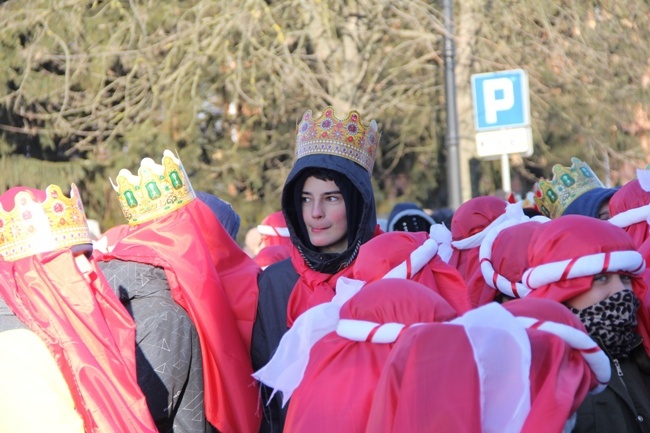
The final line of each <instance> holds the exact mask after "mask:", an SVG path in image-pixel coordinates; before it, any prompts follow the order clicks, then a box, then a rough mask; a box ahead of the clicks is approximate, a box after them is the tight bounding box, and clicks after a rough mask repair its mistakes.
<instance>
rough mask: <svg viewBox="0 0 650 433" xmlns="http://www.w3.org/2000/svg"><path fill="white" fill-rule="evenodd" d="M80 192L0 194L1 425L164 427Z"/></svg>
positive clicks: (12, 428)
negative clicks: (96, 253)
mask: <svg viewBox="0 0 650 433" xmlns="http://www.w3.org/2000/svg"><path fill="white" fill-rule="evenodd" d="M91 251H92V239H91V236H90V232H89V229H88V225H87V222H86V216H85V214H84V209H83V205H82V203H81V199H80V197H79V191H78V190H77V187H76V186H75V185H74V184H73V185H72V188H71V192H70V195H69V197H68V196H66V195H65V194H64V193H63V192H62V191H61V188H60V187H59V186H57V185H50V186H48V187H47V188H46V189H45V190H44V191H43V190H38V189H33V188H27V187H14V188H11V189H9V190H8V191H6V192H5V193H4V194H2V196H0V346H1V347H2V349H1V350H0V353H1V354H2V355H1V356H0V376H2V385H3V388H2V389H3V392H2V394H1V396H0V431H3V432H12V433H21V432H29V433H32V432H45V431H47V432H61V433H63V432H65V433H70V432H151V433H153V432H156V431H158V430H157V429H156V426H155V424H154V422H153V420H152V418H151V416H150V414H149V411H148V408H147V404H146V400H145V397H144V395H143V393H142V391H141V390H140V387H139V386H138V382H137V379H136V376H135V367H136V366H135V347H134V345H132V344H129V341H133V338H134V333H135V332H134V328H135V327H134V324H133V321H132V319H131V317H130V316H129V315H128V313H127V311H126V310H125V309H124V308H123V307H122V305H121V304H120V302H119V300H118V298H117V297H116V296H115V294H114V293H113V291H112V290H111V288H110V286H109V284H108V282H107V281H106V279H105V277H104V275H103V274H102V272H101V271H100V270H99V267H98V266H97V265H96V263H95V261H94V260H93V258H92V256H91Z"/></svg>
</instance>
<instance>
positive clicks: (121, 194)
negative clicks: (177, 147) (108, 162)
mask: <svg viewBox="0 0 650 433" xmlns="http://www.w3.org/2000/svg"><path fill="white" fill-rule="evenodd" d="M111 185H113V189H115V191H117V197H118V200H119V202H120V206H121V207H122V213H124V217H125V218H126V219H127V221H128V223H129V225H132V226H133V225H138V224H142V223H144V222H146V221H151V220H153V219H155V218H158V217H161V216H163V215H167V214H169V213H171V212H173V211H175V210H177V209H180V208H181V207H183V206H185V205H186V204H188V203H189V202H191V201H192V200H194V199H195V198H196V194H195V193H194V189H192V184H191V183H190V180H189V178H188V176H187V173H185V169H184V168H183V165H182V163H181V160H180V158H178V155H174V154H173V153H172V152H171V151H170V150H165V151H164V153H163V158H162V165H160V164H156V163H155V162H154V160H153V159H151V158H144V159H143V160H142V162H141V163H140V168H139V169H138V175H137V176H135V175H133V174H132V173H131V172H130V171H129V170H127V169H124V168H123V169H122V170H120V172H119V173H118V175H117V177H116V178H115V183H113V180H112V179H111Z"/></svg>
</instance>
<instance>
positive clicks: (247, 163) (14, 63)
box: [0, 0, 650, 228]
mask: <svg viewBox="0 0 650 433" xmlns="http://www.w3.org/2000/svg"><path fill="white" fill-rule="evenodd" d="M468 5H470V6H468ZM468 7H472V8H474V10H473V12H474V13H473V18H472V19H473V20H475V24H478V25H476V30H472V32H470V33H471V34H470V35H469V38H470V39H471V40H461V39H458V40H457V44H458V45H459V46H460V47H463V46H470V47H471V50H472V52H471V55H470V56H469V59H470V60H469V61H468V62H466V63H462V64H459V65H458V66H457V69H458V70H459V71H464V73H463V74H461V75H459V76H460V77H468V76H469V74H470V73H476V72H485V71H495V70H503V69H513V68H523V69H525V70H526V71H527V72H528V74H529V77H530V82H531V106H532V112H533V113H532V117H533V119H532V123H533V128H534V133H535V142H536V149H535V154H534V155H533V156H532V157H531V158H528V159H527V160H528V161H529V162H530V164H529V166H538V167H542V168H543V169H545V170H547V172H546V173H548V170H550V165H552V163H554V162H562V163H566V162H567V161H568V157H569V156H573V155H577V156H581V157H583V158H585V159H587V160H589V161H590V162H592V163H593V162H594V161H597V160H602V157H603V156H607V159H608V160H609V161H610V162H611V165H612V167H616V166H617V165H618V164H622V163H623V162H626V161H628V162H629V161H636V160H637V159H638V158H642V157H643V155H642V148H641V147H640V144H642V138H643V137H644V134H647V129H644V127H643V125H644V123H643V120H644V119H646V118H647V116H648V115H647V110H648V102H647V101H648V97H647V96H648V83H647V81H648V80H650V78H649V69H648V68H649V63H648V59H649V58H650V55H649V54H650V53H649V50H650V43H649V42H650V34H649V33H650V25H649V24H650V23H649V22H648V20H649V19H650V6H649V5H648V4H647V3H646V2H638V1H633V0H620V1H607V0H603V1H600V2H594V1H592V0H581V1H578V0H574V1H571V0H563V1H561V2H557V1H552V0H537V1H533V0H524V1H516V0H487V1H484V2H483V1H472V2H460V3H457V4H456V11H457V16H459V17H462V16H466V15H463V14H462V12H465V11H466V10H467V8H468ZM463 8H465V10H464V9H463ZM0 11H1V13H0V29H2V30H0V72H1V75H0V77H1V78H0V79H1V80H2V81H3V84H4V85H3V86H0V156H1V157H2V158H3V159H2V160H1V162H2V164H5V165H4V167H11V170H14V171H12V172H11V173H12V174H11V175H10V176H9V175H8V176H6V178H5V182H4V184H5V187H9V186H10V185H11V184H16V183H21V184H26V185H29V186H40V185H43V184H48V183H60V184H66V183H71V182H73V181H74V182H79V183H80V184H81V185H82V186H83V190H82V194H83V196H84V201H85V204H86V210H87V212H88V213H89V215H90V216H91V217H93V218H96V219H99V220H100V222H101V223H102V226H103V227H108V226H111V225H113V224H117V223H121V222H123V219H122V217H121V214H120V211H119V207H118V205H117V200H116V197H115V194H114V192H113V190H112V187H111V186H110V182H109V181H108V179H109V178H111V177H113V178H114V177H115V176H116V175H117V173H118V171H119V169H121V168H128V169H130V170H131V171H135V170H136V169H137V167H138V165H139V161H140V160H141V159H142V158H143V157H144V156H150V157H152V158H154V159H157V160H159V158H160V157H161V156H162V151H163V150H164V149H166V148H169V149H174V150H177V151H178V153H179V155H180V156H181V158H182V160H183V162H184V165H185V168H186V169H187V171H188V172H189V173H190V176H191V179H192V184H193V186H194V187H195V189H197V190H204V191H207V192H211V193H213V194H216V195H218V196H220V197H222V198H224V199H225V200H227V201H229V202H231V203H232V204H233V205H234V206H235V208H236V209H237V211H238V212H239V213H240V214H241V216H242V219H243V222H242V227H244V228H245V227H250V226H253V225H254V224H256V223H257V222H258V221H259V220H260V219H261V218H262V217H263V216H264V215H266V214H268V213H269V212H271V211H274V210H276V209H278V208H279V201H280V192H281V187H282V184H283V182H284V179H285V178H286V175H287V173H288V170H289V169H290V166H291V161H292V158H293V143H294V136H295V128H296V122H297V121H298V120H299V118H300V116H301V114H302V113H303V112H304V111H305V110H306V109H308V108H311V109H313V110H320V109H322V108H323V107H324V106H326V105H334V106H335V107H336V108H337V110H340V111H344V110H349V109H352V108H355V109H358V110H359V111H360V112H361V113H362V115H363V118H364V121H366V122H368V121H369V120H370V119H377V121H378V122H379V125H380V128H381V130H382V139H381V141H382V145H381V150H380V154H379V157H378V161H377V164H376V166H375V172H374V175H373V180H374V181H375V184H376V185H375V186H376V191H377V197H378V205H379V213H380V214H381V213H386V212H388V211H389V210H390V208H391V207H392V205H393V204H394V202H395V201H396V200H402V199H405V200H413V201H420V202H422V203H423V204H424V205H426V206H439V205H444V204H445V203H444V196H445V194H444V189H445V169H446V168H445V161H444V153H445V152H444V135H445V129H446V128H445V124H444V122H445V114H444V109H445V104H444V101H445V95H444V78H443V69H444V68H443V58H442V49H443V44H442V41H443V35H444V26H443V24H442V23H443V17H442V15H441V12H442V5H441V2H430V1H421V0H393V1H388V0H357V1H349V0H318V1H303V0H267V1H263V0H238V1H226V0H186V1H179V0H159V1H152V0H129V1H126V0H88V1H79V0H59V1H46V0H12V1H7V2H4V3H2V4H1V5H0ZM467 25H468V23H467V22H466V23H464V22H463V21H462V20H459V21H458V22H456V23H455V28H456V30H457V31H459V32H460V30H462V29H464V28H468V27H467ZM463 26H465V27H463ZM472 29H473V27H472ZM644 80H645V81H644ZM462 84H463V83H461V85H462ZM459 114H460V115H461V116H463V115H464V116H467V115H468V113H466V112H465V113H459ZM644 116H645V117H644ZM461 134H464V135H472V134H473V131H461ZM635 158H636V159H635ZM28 167H31V168H28ZM63 167H65V168H63ZM596 168H597V167H596ZM486 172H487V171H486ZM21 173H25V174H26V175H25V176H23V177H22V179H21V176H20V174H21ZM14 175H15V176H16V177H14ZM66 176H68V179H67V181H66V179H64V178H65V177H66ZM404 179H408V182H404V181H403V180H404ZM396 191H397V194H401V196H399V197H398V196H396Z"/></svg>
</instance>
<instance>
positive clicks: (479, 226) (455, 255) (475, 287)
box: [449, 196, 508, 307]
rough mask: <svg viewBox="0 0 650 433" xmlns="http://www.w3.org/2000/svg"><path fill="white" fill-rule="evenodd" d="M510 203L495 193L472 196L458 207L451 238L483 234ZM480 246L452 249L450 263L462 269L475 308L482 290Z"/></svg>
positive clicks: (453, 220)
mask: <svg viewBox="0 0 650 433" xmlns="http://www.w3.org/2000/svg"><path fill="white" fill-rule="evenodd" d="M507 204H508V203H507V202H506V201H505V200H503V199H501V198H499V197H495V196H482V197H475V198H472V199H470V200H468V201H466V202H465V203H463V204H462V205H460V206H459V207H458V209H457V210H456V212H454V216H453V217H452V219H451V238H452V241H458V240H463V239H466V238H468V237H470V236H472V235H474V234H476V233H480V232H482V231H483V229H485V228H486V227H487V226H489V225H490V223H491V222H492V221H494V220H495V219H497V218H498V217H499V216H501V215H502V214H503V213H505V211H506V206H507ZM478 253H479V247H474V248H469V249H467V250H459V249H457V248H453V251H452V254H451V258H450V259H449V264H450V265H451V266H453V267H455V268H456V269H458V272H460V275H461V276H462V277H463V279H464V280H465V282H466V283H467V289H468V290H469V297H470V300H471V302H472V306H473V307H477V306H478V305H479V302H480V298H481V293H482V291H483V276H482V274H481V269H480V264H479V259H478Z"/></svg>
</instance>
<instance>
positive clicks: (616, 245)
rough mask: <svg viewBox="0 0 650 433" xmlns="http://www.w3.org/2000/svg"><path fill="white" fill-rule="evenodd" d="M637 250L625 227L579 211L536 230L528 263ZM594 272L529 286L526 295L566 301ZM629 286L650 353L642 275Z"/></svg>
mask: <svg viewBox="0 0 650 433" xmlns="http://www.w3.org/2000/svg"><path fill="white" fill-rule="evenodd" d="M628 250H637V248H636V245H635V243H634V240H633V239H632V238H631V237H630V235H628V234H627V233H626V232H625V230H623V229H621V228H620V227H616V226H615V225H613V224H610V223H608V222H607V221H602V220H599V219H597V218H591V217H586V216H582V215H564V216H562V217H561V218H557V219H555V220H552V221H549V222H547V223H544V224H540V226H539V227H538V228H537V230H535V232H534V233H533V236H532V238H531V241H530V245H529V247H528V263H529V265H530V267H535V266H538V265H542V264H545V263H551V262H557V261H562V260H568V259H573V258H576V257H581V256H585V255H590V254H597V253H606V252H612V251H628ZM593 277H594V276H588V277H581V278H573V279H570V280H564V281H559V282H556V283H551V284H548V285H546V286H543V287H540V288H538V289H535V290H532V291H531V292H530V294H529V295H528V297H532V298H547V299H553V300H555V301H558V302H565V301H567V300H569V299H571V298H574V297H575V296H578V295H579V294H581V293H584V292H586V291H588V290H589V289H591V285H592V282H593V279H594V278H593ZM632 289H633V290H634V293H635V294H636V296H637V298H639V301H640V302H641V307H640V308H639V312H638V313H637V317H638V322H639V325H638V327H637V332H638V333H639V335H641V337H643V344H644V346H645V348H646V352H648V353H649V354H650V292H649V291H648V285H647V284H646V282H645V281H644V279H643V278H642V277H634V276H632Z"/></svg>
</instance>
